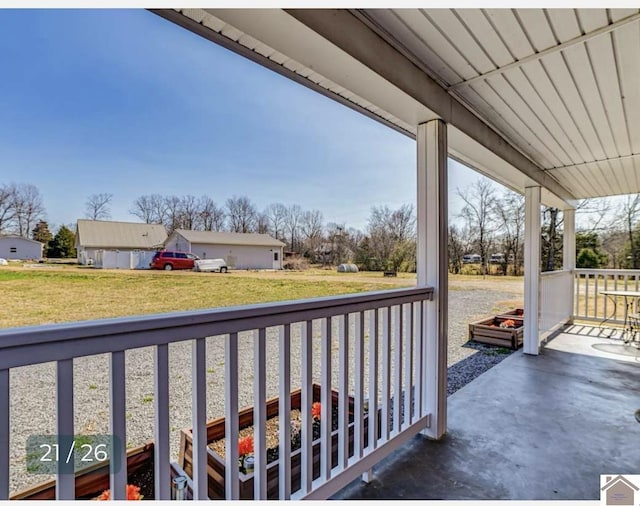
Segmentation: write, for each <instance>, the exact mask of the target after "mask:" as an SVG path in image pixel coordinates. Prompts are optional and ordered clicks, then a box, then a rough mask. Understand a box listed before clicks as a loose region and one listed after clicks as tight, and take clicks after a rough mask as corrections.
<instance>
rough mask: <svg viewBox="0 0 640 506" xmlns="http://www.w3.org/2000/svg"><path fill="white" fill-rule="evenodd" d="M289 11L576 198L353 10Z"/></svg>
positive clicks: (473, 135)
mask: <svg viewBox="0 0 640 506" xmlns="http://www.w3.org/2000/svg"><path fill="white" fill-rule="evenodd" d="M285 12H287V13H288V14H290V15H291V16H293V17H294V18H295V19H297V20H298V21H300V22H301V23H303V24H304V25H306V26H308V27H309V28H311V29H312V30H313V31H315V32H316V33H318V34H320V35H321V36H322V37H324V38H325V39H327V40H328V41H329V42H331V43H332V44H334V45H335V46H337V47H338V48H340V49H341V50H342V51H344V52H346V53H347V54H349V55H350V56H351V57H353V58H355V59H356V60H358V61H359V62H360V63H362V64H364V65H365V66H367V67H368V68H370V69H371V70H373V71H374V72H376V73H377V74H378V75H380V76H381V77H383V78H384V79H386V80H387V81H389V82H390V83H392V84H393V85H394V86H396V87H397V88H398V89H400V90H402V91H403V92H404V93H406V94H408V95H409V96H411V97H412V98H414V99H415V100H416V101H418V102H420V103H421V104H423V105H424V106H426V107H427V108H429V109H430V110H432V111H433V112H434V113H436V114H437V115H438V116H440V118H442V119H443V120H444V121H446V122H447V123H450V124H452V125H453V126H455V127H456V128H458V129H459V130H460V131H461V132H463V133H465V134H466V135H468V136H469V137H471V138H472V139H474V140H475V141H477V142H478V143H479V144H481V145H482V146H484V147H485V148H486V149H488V150H490V151H491V152H493V153H495V154H496V155H497V156H499V157H500V158H502V159H503V160H505V161H506V162H507V163H509V164H511V165H512V166H514V167H516V168H517V169H518V170H520V171H521V172H522V173H523V174H525V175H526V176H527V177H529V178H530V179H531V180H532V181H534V182H536V183H538V184H540V185H541V186H543V187H545V188H546V189H548V190H549V191H551V192H553V193H554V194H555V195H557V196H558V197H559V198H561V199H562V200H564V201H566V202H571V201H574V200H576V199H575V197H574V196H573V195H572V194H571V192H569V191H568V190H567V189H566V188H565V187H564V186H562V185H561V184H560V183H558V181H557V180H556V179H555V178H553V177H552V176H551V175H550V174H548V173H546V172H545V171H544V170H543V169H542V168H540V167H539V166H538V165H536V164H535V163H534V162H533V161H531V160H530V159H529V158H527V157H526V156H525V155H524V154H523V153H522V152H520V151H519V150H518V149H516V148H515V147H514V146H513V145H511V144H510V143H509V142H508V141H507V140H506V139H505V138H504V137H502V136H501V135H500V134H498V133H497V132H496V131H495V130H494V129H493V128H491V127H490V126H489V125H488V124H487V123H486V122H484V121H483V120H482V119H480V118H479V117H478V116H476V115H475V114H474V113H473V112H471V111H470V110H469V109H468V108H467V107H466V106H465V105H464V104H463V103H461V102H460V101H459V100H458V99H457V98H456V97H454V96H452V95H450V94H449V92H448V90H447V89H446V88H444V87H443V86H442V85H440V84H439V83H438V82H436V81H435V80H434V79H432V78H431V77H429V76H428V75H427V74H426V73H425V72H424V71H423V70H422V69H420V68H419V67H418V66H417V65H415V64H414V63H413V62H411V61H410V60H409V59H407V58H406V57H405V56H404V55H403V54H402V53H401V52H399V51H398V50H397V49H396V48H394V47H393V46H392V45H391V44H389V43H388V42H387V41H386V40H384V39H383V38H382V37H381V36H379V35H378V34H377V33H376V32H375V31H374V30H372V29H371V28H370V27H369V26H367V25H366V24H365V23H363V22H362V21H361V20H359V19H358V18H357V17H356V16H354V15H353V14H352V13H350V12H349V11H346V10H342V9H286V10H285Z"/></svg>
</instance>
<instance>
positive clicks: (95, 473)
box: [11, 442, 153, 500]
mask: <svg viewBox="0 0 640 506" xmlns="http://www.w3.org/2000/svg"><path fill="white" fill-rule="evenodd" d="M147 469H151V471H152V472H153V443H152V442H149V443H147V444H145V445H143V446H138V447H136V448H132V449H130V450H128V451H127V474H128V476H129V477H132V476H134V475H135V474H136V473H138V472H142V471H144V470H147ZM129 483H133V484H134V485H138V486H140V485H141V484H140V483H136V482H135V481H129ZM152 485H153V484H151V489H153V486H152ZM109 487H110V483H109V461H106V462H104V463H99V464H95V465H93V466H90V467H87V468H85V469H83V470H81V471H78V472H77V473H76V499H93V498H95V497H98V496H99V495H100V494H101V493H102V492H103V491H105V490H107V489H108V488H109ZM142 492H143V495H144V496H145V499H147V498H149V499H150V498H151V496H150V495H149V493H146V494H145V493H144V491H142ZM55 498H56V480H55V479H53V480H49V481H46V482H43V483H41V484H39V485H36V486H34V487H31V488H28V489H26V490H22V491H20V492H17V493H15V494H14V495H12V496H11V499H12V500H13V499H40V500H47V499H49V500H55Z"/></svg>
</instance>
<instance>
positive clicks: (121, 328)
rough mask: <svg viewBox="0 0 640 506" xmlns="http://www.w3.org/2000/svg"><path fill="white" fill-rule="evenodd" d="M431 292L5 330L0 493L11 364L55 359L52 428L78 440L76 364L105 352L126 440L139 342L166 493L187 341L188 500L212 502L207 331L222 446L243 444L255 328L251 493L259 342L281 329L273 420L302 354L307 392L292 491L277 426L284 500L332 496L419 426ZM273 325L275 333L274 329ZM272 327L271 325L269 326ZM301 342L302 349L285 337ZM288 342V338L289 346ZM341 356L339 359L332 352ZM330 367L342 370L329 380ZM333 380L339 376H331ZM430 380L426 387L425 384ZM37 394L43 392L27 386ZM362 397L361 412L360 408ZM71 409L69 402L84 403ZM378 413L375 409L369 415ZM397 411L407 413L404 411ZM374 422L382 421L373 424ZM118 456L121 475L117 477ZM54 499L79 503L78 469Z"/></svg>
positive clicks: (232, 480)
mask: <svg viewBox="0 0 640 506" xmlns="http://www.w3.org/2000/svg"><path fill="white" fill-rule="evenodd" d="M432 297H433V289H432V288H413V289H400V290H389V291H382V292H369V293H365V294H358V295H346V296H338V297H326V298H319V299H311V300H304V301H294V302H284V303H270V304H260V305H253V306H244V307H234V308H220V309H212V310H205V311H191V312H184V313H172V314H161V315H150V316H142V317H133V318H118V319H111V320H98V321H90V322H78V323H70V324H62V325H49V326H41V327H26V328H17V329H7V330H2V331H0V500H4V499H8V497H9V476H10V471H11V470H10V464H9V462H10V461H9V454H10V414H9V413H10V412H9V406H10V398H11V395H10V394H11V385H10V382H9V378H10V375H9V373H10V370H11V369H12V368H15V367H20V366H27V365H32V364H40V363H44V362H52V361H55V362H56V364H57V376H56V378H57V386H56V391H57V398H56V400H55V403H56V407H57V425H56V428H57V432H58V434H62V435H74V434H75V433H74V416H73V413H74V411H73V409H74V406H73V394H72V392H73V381H74V377H73V368H74V359H75V358H77V357H83V356H88V355H97V354H102V353H108V354H110V374H109V378H110V392H111V395H110V407H109V415H110V419H111V425H110V426H111V430H112V432H113V434H114V435H115V436H117V437H118V438H120V440H122V441H126V425H127V422H126V412H125V406H126V405H125V400H126V399H125V397H126V391H125V369H126V368H125V355H126V351H127V350H130V349H135V348H141V347H147V346H153V347H155V365H154V368H155V395H154V403H155V404H154V408H155V429H154V433H155V434H154V442H155V447H154V448H155V498H156V499H170V493H171V492H170V485H169V476H170V471H169V467H170V442H169V437H170V431H169V409H170V408H169V347H168V345H169V343H175V342H180V341H187V340H191V342H192V371H191V373H192V374H191V376H192V399H193V402H192V427H193V441H194V448H193V467H194V472H193V488H194V498H195V499H205V498H206V497H207V469H206V465H207V464H206V463H207V441H206V437H207V436H206V422H207V420H206V399H207V397H206V389H207V378H206V372H207V371H206V346H205V342H206V341H205V340H206V338H211V336H214V337H213V338H214V339H222V340H224V343H225V347H224V350H225V351H224V354H225V357H224V363H225V390H224V393H221V394H220V395H224V396H225V399H224V402H225V416H226V419H227V421H230V423H226V424H225V432H226V438H227V441H237V439H238V431H239V426H238V397H239V396H238V392H239V388H240V384H241V383H240V382H241V380H240V378H239V374H238V359H239V354H240V353H242V354H243V355H242V356H243V357H246V356H247V355H248V353H247V350H244V349H239V338H238V336H239V333H245V332H250V333H252V334H253V335H254V340H253V350H251V351H250V353H251V354H249V355H248V356H249V357H251V356H252V357H253V372H254V375H253V378H252V379H248V380H247V381H250V382H252V383H253V391H254V429H255V457H256V460H255V474H254V493H255V497H256V498H259V499H266V487H267V482H266V442H265V441H266V438H265V436H266V435H265V419H266V412H265V409H264V406H265V402H264V401H265V396H266V387H265V377H266V373H267V371H266V349H267V348H266V345H267V341H268V340H269V336H270V335H273V333H274V332H276V334H277V336H278V339H277V343H278V361H279V371H278V376H277V377H278V387H279V399H280V403H279V410H280V412H279V417H280V420H283V419H284V420H288V419H289V414H288V410H289V402H288V400H289V398H290V392H291V390H292V385H291V369H292V368H291V366H292V361H293V360H298V361H300V371H301V375H300V382H301V387H302V409H301V411H302V436H303V439H302V448H301V451H302V458H301V462H302V474H301V488H300V489H299V490H297V491H295V490H290V488H291V487H290V484H291V480H290V475H291V466H290V458H289V457H290V452H291V449H290V445H289V434H288V430H289V428H288V424H283V427H281V431H282V432H281V437H280V441H281V443H280V448H279V450H280V459H279V466H280V477H281V481H280V487H279V494H280V499H290V498H294V499H298V498H314V499H322V498H326V497H329V496H330V495H332V494H333V493H335V492H336V491H337V490H340V489H341V488H342V487H343V486H344V485H346V484H348V483H349V482H350V481H352V480H353V479H355V478H356V477H358V476H359V475H360V474H362V473H365V472H366V471H368V470H369V469H370V468H371V467H372V466H373V465H374V464H375V463H376V462H378V461H379V460H380V459H382V458H383V457H385V456H386V455H388V454H389V453H390V452H391V451H393V450H394V449H396V448H398V447H399V446H401V445H402V444H404V442H405V441H406V440H407V439H408V438H410V437H411V436H413V435H415V434H417V433H418V432H419V431H421V430H423V429H425V428H426V427H427V426H428V424H429V420H430V414H429V413H427V412H426V392H427V389H426V386H425V382H427V381H429V380H428V378H429V375H428V374H426V371H425V364H426V361H425V360H424V358H425V356H424V355H425V350H426V335H425V334H426V332H425V329H426V320H425V318H424V315H425V308H426V304H427V301H429V300H431V299H432ZM274 329H275V330H274ZM267 331H269V332H267ZM314 339H319V340H320V348H321V351H320V364H321V365H320V369H321V370H320V371H319V372H320V383H321V385H322V387H321V390H322V394H321V395H322V409H323V412H322V417H321V419H322V428H321V434H322V436H321V455H320V460H321V473H320V477H319V478H317V479H315V480H314V479H313V452H312V438H311V437H310V435H311V434H312V429H311V427H312V418H311V406H312V402H313V399H312V383H313V380H314V371H313V370H312V369H313V362H314V360H313V358H314V354H315V352H314ZM293 340H297V341H298V343H296V344H297V345H299V346H296V349H297V350H299V351H298V352H297V353H293V352H292V346H291V345H292V341H293ZM294 342H295V341H294ZM334 353H337V357H338V359H337V363H336V364H335V365H334V362H333V361H332V355H333V354H334ZM336 373H337V375H336ZM334 376H335V377H337V382H336V381H335V379H334ZM427 386H428V385H427ZM332 388H334V389H337V390H338V391H339V398H338V419H339V442H338V464H337V466H334V465H332V460H331V459H332V456H331V451H332V449H331V444H330V443H331V433H330V431H331V427H330V425H329V423H328V420H329V419H330V406H331V389H332ZM33 395H34V396H35V395H38V393H37V392H33ZM350 395H351V396H353V398H354V403H353V406H354V409H353V415H352V416H353V423H354V424H355V427H354V443H353V452H352V456H350V451H349V450H350V448H349V438H348V437H347V436H346V435H347V433H348V430H347V424H348V423H349V413H348V409H349V396H350ZM367 404H368V407H367ZM81 408H82V407H81V406H77V405H76V406H75V409H76V410H78V409H81ZM367 409H368V413H369V417H368V422H367V423H368V427H367V429H368V431H367V432H368V441H365V439H364V434H365V421H364V420H365V412H366V411H367ZM372 413H380V416H379V417H378V416H370V415H371V414H372ZM401 413H402V416H401ZM378 425H380V426H378ZM122 446H123V447H122V448H121V449H120V451H119V452H118V453H117V454H116V455H112V458H111V470H112V472H111V490H112V494H113V495H112V497H113V498H114V499H124V498H125V484H126V480H127V473H126V449H125V445H122ZM116 462H119V464H120V467H121V471H120V472H118V473H115V472H113V470H114V469H115V467H114V466H115V465H116ZM238 473H239V468H238V448H237V444H230V445H228V446H227V448H226V477H225V478H226V479H225V482H226V499H237V498H238V497H239V487H238ZM56 479H57V484H56V495H57V498H58V499H74V496H75V488H74V476H73V475H72V474H70V475H69V474H66V475H65V474H60V475H58V476H57V478H56Z"/></svg>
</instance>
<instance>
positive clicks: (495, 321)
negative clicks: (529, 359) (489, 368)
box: [469, 315, 524, 350]
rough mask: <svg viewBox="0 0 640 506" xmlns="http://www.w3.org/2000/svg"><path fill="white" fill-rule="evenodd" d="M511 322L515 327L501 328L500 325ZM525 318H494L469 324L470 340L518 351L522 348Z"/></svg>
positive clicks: (505, 316)
mask: <svg viewBox="0 0 640 506" xmlns="http://www.w3.org/2000/svg"><path fill="white" fill-rule="evenodd" d="M508 320H511V321H513V322H514V324H515V325H514V326H513V327H510V328H509V327H507V328H504V327H500V324H501V323H503V322H506V321H508ZM523 323H524V318H522V317H520V318H519V317H517V316H515V315H499V316H492V317H491V318H487V319H484V320H480V321H477V322H474V323H470V324H469V339H471V340H473V341H477V342H479V343H485V344H494V345H497V346H505V347H508V348H511V349H512V350H517V349H518V348H519V347H520V346H522V340H523V336H524V326H523Z"/></svg>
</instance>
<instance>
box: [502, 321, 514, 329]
mask: <svg viewBox="0 0 640 506" xmlns="http://www.w3.org/2000/svg"><path fill="white" fill-rule="evenodd" d="M515 326H516V322H514V321H513V320H505V321H503V322H502V323H501V324H500V327H502V328H506V329H510V328H511V329H512V328H515Z"/></svg>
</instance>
